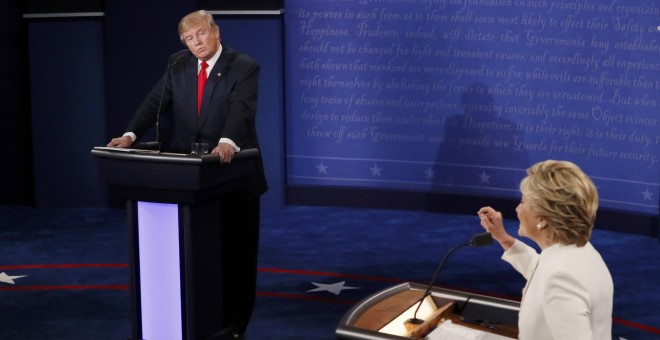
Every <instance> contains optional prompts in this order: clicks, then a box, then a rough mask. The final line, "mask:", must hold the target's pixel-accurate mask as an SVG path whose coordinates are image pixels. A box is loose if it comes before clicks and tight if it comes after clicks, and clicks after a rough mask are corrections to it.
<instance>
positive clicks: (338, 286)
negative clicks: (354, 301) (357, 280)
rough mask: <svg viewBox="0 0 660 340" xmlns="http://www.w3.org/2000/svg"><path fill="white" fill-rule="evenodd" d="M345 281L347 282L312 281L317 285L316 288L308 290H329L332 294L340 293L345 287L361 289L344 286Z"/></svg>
mask: <svg viewBox="0 0 660 340" xmlns="http://www.w3.org/2000/svg"><path fill="white" fill-rule="evenodd" d="M345 283H346V281H342V282H337V283H331V284H325V283H316V282H312V284H313V285H315V286H316V288H314V289H311V290H308V291H307V292H308V293H309V292H323V291H327V292H330V293H332V294H335V295H339V293H341V291H342V290H344V289H360V288H358V287H348V286H344V284H345Z"/></svg>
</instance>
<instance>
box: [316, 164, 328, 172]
mask: <svg viewBox="0 0 660 340" xmlns="http://www.w3.org/2000/svg"><path fill="white" fill-rule="evenodd" d="M316 168H317V169H319V175H320V174H326V175H327V174H328V172H327V171H326V170H327V169H328V166H327V165H323V162H321V163H319V165H317V166H316Z"/></svg>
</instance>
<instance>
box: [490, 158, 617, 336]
mask: <svg viewBox="0 0 660 340" xmlns="http://www.w3.org/2000/svg"><path fill="white" fill-rule="evenodd" d="M520 191H521V192H522V200H521V202H520V204H519V205H518V207H517V208H516V213H517V215H518V220H519V221H520V227H519V229H518V234H519V235H520V236H523V237H527V238H529V239H531V240H532V241H534V242H535V243H536V244H537V245H538V246H539V248H540V249H541V252H540V253H537V252H536V250H535V249H533V248H532V247H530V246H528V245H526V244H525V243H523V242H521V241H520V240H517V239H515V238H514V237H512V236H511V235H509V234H508V233H507V232H506V230H505V229H504V225H503V223H502V214H501V213H500V212H499V211H496V210H494V209H493V208H491V207H484V208H481V209H480V210H479V212H478V214H479V218H480V220H481V225H482V226H483V227H484V229H486V231H488V232H489V233H491V235H492V236H493V238H494V239H495V240H497V241H498V242H499V243H500V245H501V246H502V248H504V255H503V256H502V259H503V260H504V261H506V262H508V263H510V264H511V265H512V266H513V267H514V268H515V269H516V270H517V271H518V272H520V273H521V274H522V275H523V276H524V277H525V279H527V284H526V285H525V288H524V289H523V297H522V301H521V305H520V314H519V319H518V328H519V338H520V339H522V340H529V339H533V340H545V339H554V340H557V339H566V340H581V339H585V340H602V339H605V340H609V339H611V338H612V300H613V295H614V285H613V283H612V276H611V275H610V272H609V270H608V269H607V266H606V265H605V262H604V261H603V259H602V257H601V256H600V254H599V253H598V251H596V249H595V248H594V247H593V246H592V245H591V243H590V242H589V238H590V236H591V230H592V229H593V224H594V221H595V218H596V210H597V209H598V193H597V191H596V187H595V186H594V184H593V182H592V181H591V179H590V178H589V177H588V176H587V175H586V174H585V173H584V172H582V170H581V169H580V168H579V167H578V166H577V165H575V164H573V163H571V162H567V161H554V160H548V161H544V162H540V163H537V164H535V165H533V166H532V167H531V168H529V169H528V170H527V177H525V178H524V179H523V180H522V182H521V183H520Z"/></svg>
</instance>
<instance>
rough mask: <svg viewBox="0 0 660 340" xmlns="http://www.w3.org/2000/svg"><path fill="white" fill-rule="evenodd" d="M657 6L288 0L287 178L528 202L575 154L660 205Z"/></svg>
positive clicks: (648, 205)
mask: <svg viewBox="0 0 660 340" xmlns="http://www.w3.org/2000/svg"><path fill="white" fill-rule="evenodd" d="M658 14H660V4H658V3H657V2H654V1H650V0H649V1H635V3H634V4H627V3H623V2H619V1H611V0H603V1H601V0H587V1H580V2H565V1H549V0H529V1H527V0H525V1H523V0H518V1H515V0H508V1H507V0H501V1H478V2H476V1H467V0H435V1H434V0H407V1H402V0H378V1H377V0H360V1H323V0H290V1H287V2H286V14H285V19H286V23H287V25H286V39H285V42H286V47H285V52H286V56H287V58H286V75H287V77H288V78H287V79H286V80H287V81H286V91H285V92H286V93H287V94H288V95H287V97H288V99H287V106H286V117H287V122H286V124H287V181H288V184H290V185H294V186H295V185H313V186H346V187H349V186H350V187H358V188H359V187H364V188H387V189H397V190H398V189H401V190H412V191H421V192H449V193H459V194H467V195H478V196H495V197H504V198H516V197H518V196H519V193H518V183H519V181H520V179H522V177H524V174H525V169H526V168H527V167H528V166H529V165H531V164H532V163H534V162H537V161H541V160H545V159H566V160H570V161H573V162H575V163H577V164H578V165H579V166H581V167H582V168H583V169H584V170H585V171H586V172H587V173H588V174H590V175H591V176H592V178H593V180H594V182H595V183H596V185H597V186H598V187H599V192H600V195H601V206H602V207H606V208H612V209H615V210H625V211H631V212H636V213H642V214H658V189H659V182H660V166H659V165H658V162H660V159H659V155H660V152H659V151H660V115H658V106H659V105H658V100H659V99H660V98H659V96H658V89H660V78H659V77H658V75H659V74H660V73H659V71H660V62H659V59H658V58H657V54H658V52H659V51H660V32H659V31H658V29H659V27H658V26H657V18H658Z"/></svg>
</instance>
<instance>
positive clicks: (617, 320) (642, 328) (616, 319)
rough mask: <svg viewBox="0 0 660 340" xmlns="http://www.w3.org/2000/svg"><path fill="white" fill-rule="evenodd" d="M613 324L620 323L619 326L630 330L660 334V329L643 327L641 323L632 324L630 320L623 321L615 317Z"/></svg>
mask: <svg viewBox="0 0 660 340" xmlns="http://www.w3.org/2000/svg"><path fill="white" fill-rule="evenodd" d="M612 322H614V323H618V324H619V325H624V326H628V327H630V328H637V329H641V330H643V331H647V332H649V333H655V334H660V328H655V327H651V326H647V325H642V324H641V323H637V322H632V321H628V320H623V319H619V318H617V317H613V318H612Z"/></svg>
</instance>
